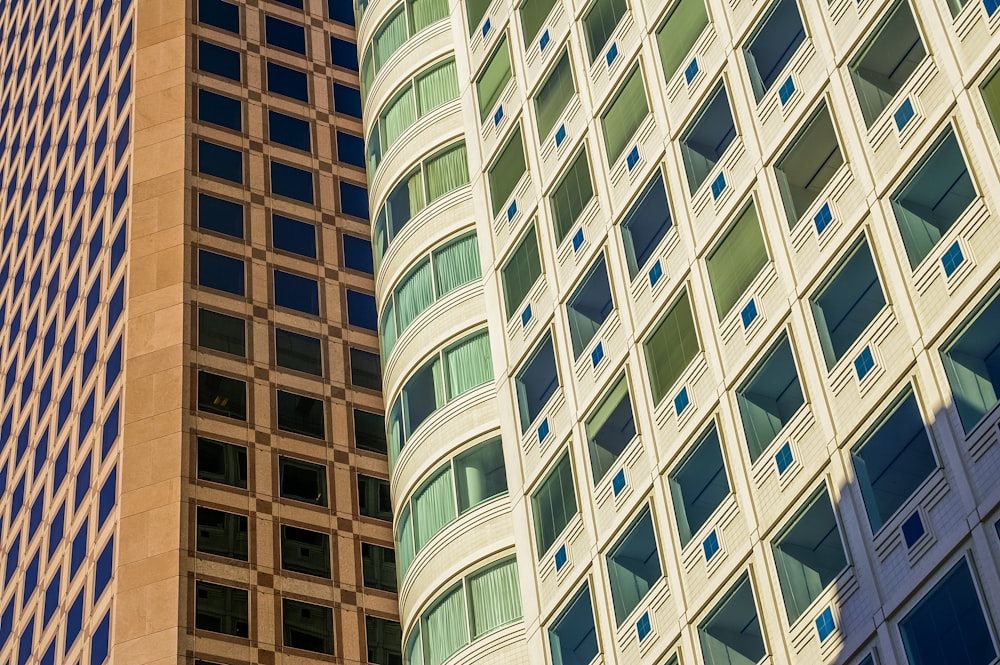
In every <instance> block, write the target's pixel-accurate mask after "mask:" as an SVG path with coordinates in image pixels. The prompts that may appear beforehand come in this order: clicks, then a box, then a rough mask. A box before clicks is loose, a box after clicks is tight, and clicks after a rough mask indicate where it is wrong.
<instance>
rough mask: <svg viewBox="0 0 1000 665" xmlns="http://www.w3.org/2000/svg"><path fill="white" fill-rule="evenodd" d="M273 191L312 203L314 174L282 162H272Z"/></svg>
mask: <svg viewBox="0 0 1000 665" xmlns="http://www.w3.org/2000/svg"><path fill="white" fill-rule="evenodd" d="M271 193H272V194H277V195H278V196H287V197H288V198H290V199H295V200H296V201H302V202H303V203H309V204H311V203H313V174H312V172H311V171H306V170H304V169H300V168H296V167H294V166H289V165H288V164H282V163H281V162H271Z"/></svg>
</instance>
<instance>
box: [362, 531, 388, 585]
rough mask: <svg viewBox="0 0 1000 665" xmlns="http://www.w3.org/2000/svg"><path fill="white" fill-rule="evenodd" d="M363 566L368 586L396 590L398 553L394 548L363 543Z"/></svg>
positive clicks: (363, 573) (365, 583)
mask: <svg viewBox="0 0 1000 665" xmlns="http://www.w3.org/2000/svg"><path fill="white" fill-rule="evenodd" d="M361 567H362V576H363V579H364V585H365V586H366V587H368V588H369V589H381V590H382V591H392V592H393V593H395V592H396V553H395V552H394V551H392V549H390V548H388V547H381V546H379V545H372V544H371V543H364V542H363V543H361Z"/></svg>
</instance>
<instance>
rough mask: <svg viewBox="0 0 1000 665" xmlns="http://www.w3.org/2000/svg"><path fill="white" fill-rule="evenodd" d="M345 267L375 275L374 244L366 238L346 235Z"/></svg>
mask: <svg viewBox="0 0 1000 665" xmlns="http://www.w3.org/2000/svg"><path fill="white" fill-rule="evenodd" d="M344 267H345V268H349V269H350V270H357V271H359V272H363V273H367V274H369V275H373V274H375V264H374V261H373V260H372V244H371V242H369V241H368V240H366V239H364V238H359V237H357V236H352V235H348V234H346V233H345V234H344Z"/></svg>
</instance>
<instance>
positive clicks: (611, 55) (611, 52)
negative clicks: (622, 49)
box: [605, 42, 618, 67]
mask: <svg viewBox="0 0 1000 665" xmlns="http://www.w3.org/2000/svg"><path fill="white" fill-rule="evenodd" d="M617 57H618V42H615V43H614V44H612V45H611V48H609V49H608V55H607V56H606V58H605V59H606V60H607V61H608V67H610V66H611V63H612V62H614V61H615V58H617Z"/></svg>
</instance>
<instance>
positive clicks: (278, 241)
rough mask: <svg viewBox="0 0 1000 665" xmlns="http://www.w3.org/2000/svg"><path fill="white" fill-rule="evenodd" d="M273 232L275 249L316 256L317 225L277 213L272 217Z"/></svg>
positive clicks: (310, 256)
mask: <svg viewBox="0 0 1000 665" xmlns="http://www.w3.org/2000/svg"><path fill="white" fill-rule="evenodd" d="M271 233H272V234H273V240H274V248H275V249H283V250H285V251H286V252H292V253H293V254H300V255H302V256H307V257H309V258H310V259H315V258H316V227H315V226H313V225H312V224H310V223H308V222H300V221H299V220H297V219H290V218H288V217H285V216H283V215H278V214H275V215H274V216H272V217H271Z"/></svg>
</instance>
